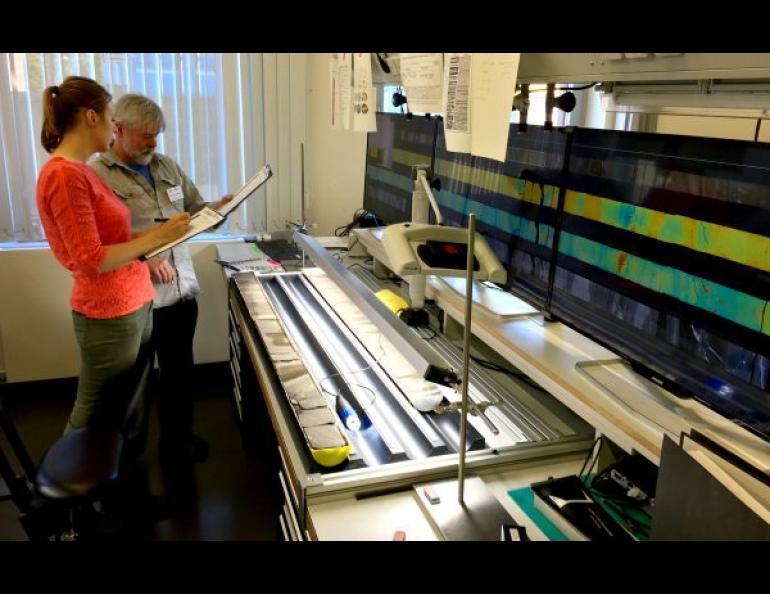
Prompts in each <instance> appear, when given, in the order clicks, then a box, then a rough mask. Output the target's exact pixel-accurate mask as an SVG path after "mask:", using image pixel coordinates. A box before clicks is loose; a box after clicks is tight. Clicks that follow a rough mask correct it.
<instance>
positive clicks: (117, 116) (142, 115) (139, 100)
mask: <svg viewBox="0 0 770 594" xmlns="http://www.w3.org/2000/svg"><path fill="white" fill-rule="evenodd" d="M112 118H113V119H114V120H115V121H116V122H120V123H121V124H124V125H126V126H128V127H129V128H137V127H140V126H160V129H161V131H162V130H165V129H166V119H165V118H164V117H163V111H162V110H161V108H160V106H159V105H158V104H157V103H155V101H153V100H152V99H150V98H149V97H145V96H144V95H138V94H136V93H128V94H127V95H123V96H122V97H121V98H120V99H118V100H117V102H116V103H115V105H114V106H113V108H112Z"/></svg>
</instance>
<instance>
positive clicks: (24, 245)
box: [0, 233, 254, 252]
mask: <svg viewBox="0 0 770 594" xmlns="http://www.w3.org/2000/svg"><path fill="white" fill-rule="evenodd" d="M247 237H254V234H253V233H237V234H229V233H201V234H200V235H196V236H195V237H193V238H192V239H190V240H189V243H220V242H228V241H244V240H245V239H246V238H247ZM49 247H50V246H49V245H48V242H47V241H0V252H10V251H21V250H42V249H49Z"/></svg>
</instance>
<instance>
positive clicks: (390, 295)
mask: <svg viewBox="0 0 770 594" xmlns="http://www.w3.org/2000/svg"><path fill="white" fill-rule="evenodd" d="M374 295H375V297H377V299H379V300H380V301H382V302H383V303H384V304H385V306H386V307H387V308H388V309H389V310H390V311H392V312H393V313H394V314H396V315H398V314H399V312H401V310H404V309H409V303H407V302H406V300H404V298H403V297H401V296H399V295H397V294H396V293H394V292H393V291H391V290H390V289H382V290H381V291H377V292H376V293H375V294H374Z"/></svg>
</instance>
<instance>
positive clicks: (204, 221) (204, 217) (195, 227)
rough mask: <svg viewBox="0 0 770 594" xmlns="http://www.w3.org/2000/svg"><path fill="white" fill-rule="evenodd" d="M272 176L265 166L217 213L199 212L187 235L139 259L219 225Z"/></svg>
mask: <svg viewBox="0 0 770 594" xmlns="http://www.w3.org/2000/svg"><path fill="white" fill-rule="evenodd" d="M272 175H273V171H272V170H271V169H270V165H265V166H264V167H263V168H262V169H260V170H259V172H257V174H256V175H255V176H254V177H252V178H251V179H250V180H249V181H247V182H246V185H244V186H243V187H242V188H241V189H240V190H238V192H236V193H235V195H234V196H233V199H232V200H231V201H230V202H228V203H227V204H225V205H224V206H223V207H221V208H220V209H219V211H216V210H213V209H211V208H209V207H208V206H207V207H205V208H203V209H201V210H199V211H198V212H196V213H195V214H194V215H192V216H191V217H190V228H189V229H188V231H187V233H185V234H184V235H182V237H179V238H178V239H175V240H174V241H171V242H169V243H166V244H164V245H162V246H160V247H157V248H155V249H154V250H152V251H150V252H147V253H146V254H145V255H144V256H143V257H142V258H140V259H142V260H146V259H148V258H152V257H154V256H157V255H158V254H160V253H163V252H165V251H166V250H169V249H171V248H172V247H175V246H177V245H179V244H180V243H184V242H185V241H187V240H188V239H190V238H191V237H194V236H196V235H198V234H199V233H203V232H204V231H206V230H208V229H211V228H212V227H214V226H216V225H219V224H220V223H221V222H222V221H224V220H225V219H226V218H227V215H229V214H230V213H231V212H233V211H234V210H235V209H236V208H238V206H240V204H241V202H243V201H244V200H246V198H248V197H249V195H251V194H252V193H253V192H254V191H255V190H257V188H259V187H260V186H261V185H262V184H264V183H265V182H266V181H267V180H268V179H270V178H271V177H272Z"/></svg>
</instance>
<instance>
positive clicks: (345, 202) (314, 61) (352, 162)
mask: <svg viewBox="0 0 770 594" xmlns="http://www.w3.org/2000/svg"><path fill="white" fill-rule="evenodd" d="M306 67H307V95H306V98H307V101H306V109H307V112H306V132H307V135H306V145H305V205H306V215H307V220H308V222H310V223H316V224H317V227H316V228H315V229H314V230H313V232H314V233H315V234H316V235H331V234H333V232H334V229H335V228H336V227H339V226H340V225H343V224H345V223H348V222H350V221H351V220H352V218H353V213H354V212H355V211H356V209H358V208H361V206H362V205H363V201H364V168H365V166H366V134H364V133H362V132H351V131H348V130H333V129H332V127H331V119H330V115H329V114H330V113H331V112H330V109H331V107H330V105H331V99H330V84H329V54H308V55H307V62H306Z"/></svg>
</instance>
